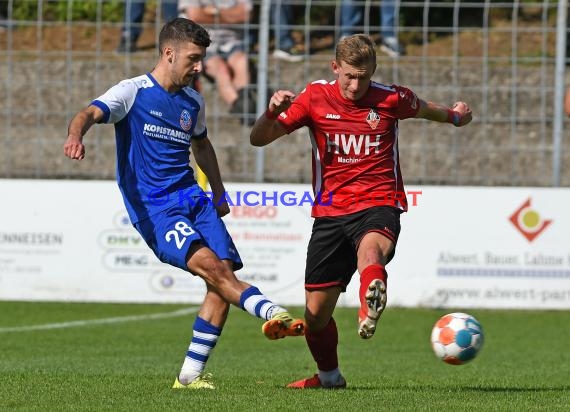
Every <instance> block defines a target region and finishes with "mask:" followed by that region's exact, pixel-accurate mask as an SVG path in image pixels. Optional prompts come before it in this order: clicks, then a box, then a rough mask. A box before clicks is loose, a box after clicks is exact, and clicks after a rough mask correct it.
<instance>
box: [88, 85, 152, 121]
mask: <svg viewBox="0 0 570 412" xmlns="http://www.w3.org/2000/svg"><path fill="white" fill-rule="evenodd" d="M152 86H153V83H152V81H151V80H150V79H149V78H148V76H147V75H142V76H138V77H134V78H132V79H127V80H123V81H121V82H120V83H118V84H116V85H115V86H113V87H111V88H110V89H109V90H107V91H106V92H105V93H104V94H102V95H101V96H99V97H98V98H97V99H95V100H94V101H93V102H92V104H94V105H96V106H98V107H99V108H100V109H101V110H103V112H104V113H105V117H104V118H103V122H104V123H117V122H119V121H121V120H122V119H123V118H124V117H125V116H126V115H127V113H128V112H129V110H131V107H133V104H134V102H135V99H136V97H137V93H138V91H139V89H141V88H146V87H152Z"/></svg>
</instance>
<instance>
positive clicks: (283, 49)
mask: <svg viewBox="0 0 570 412" xmlns="http://www.w3.org/2000/svg"><path fill="white" fill-rule="evenodd" d="M292 21H293V6H291V5H290V4H287V2H286V0H277V1H276V2H275V4H272V6H271V24H272V26H273V31H274V33H275V50H274V51H273V57H275V58H276V59H280V60H285V61H288V62H291V63H296V62H300V61H301V60H303V53H302V51H301V50H299V48H298V47H297V46H295V41H294V40H293V37H291V28H290V25H291V23H292Z"/></svg>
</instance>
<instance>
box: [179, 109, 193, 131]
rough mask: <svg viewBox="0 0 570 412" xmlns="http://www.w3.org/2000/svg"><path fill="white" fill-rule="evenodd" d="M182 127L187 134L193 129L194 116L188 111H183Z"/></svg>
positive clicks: (181, 114)
mask: <svg viewBox="0 0 570 412" xmlns="http://www.w3.org/2000/svg"><path fill="white" fill-rule="evenodd" d="M180 126H181V127H182V129H184V131H185V132H187V131H189V130H190V128H191V127H192V116H191V115H190V112H189V111H188V110H186V109H184V110H182V113H180Z"/></svg>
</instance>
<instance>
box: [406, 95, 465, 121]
mask: <svg viewBox="0 0 570 412" xmlns="http://www.w3.org/2000/svg"><path fill="white" fill-rule="evenodd" d="M419 101H420V109H419V110H418V113H417V114H416V117H417V118H421V119H427V120H432V121H435V122H441V123H451V124H453V125H454V126H457V127H461V126H465V125H466V124H468V123H469V122H471V120H472V118H473V116H472V114H471V109H470V108H469V106H468V105H467V103H465V102H456V103H455V104H454V105H453V106H452V107H447V106H445V105H443V104H439V103H434V102H426V101H424V100H421V99H420V100H419Z"/></svg>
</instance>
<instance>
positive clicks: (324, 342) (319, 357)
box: [305, 318, 338, 372]
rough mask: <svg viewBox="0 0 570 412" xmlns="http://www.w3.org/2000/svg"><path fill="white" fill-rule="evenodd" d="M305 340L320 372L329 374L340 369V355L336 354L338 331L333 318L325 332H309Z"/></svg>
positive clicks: (306, 333)
mask: <svg viewBox="0 0 570 412" xmlns="http://www.w3.org/2000/svg"><path fill="white" fill-rule="evenodd" d="M305 340H306V341H307V345H308V346H309V350H310V351H311V354H312V355H313V359H314V360H315V362H317V368H319V370H320V371H325V372H327V371H332V370H335V369H336V368H338V354H337V352H336V348H337V346H338V330H337V328H336V322H335V321H334V319H333V318H331V320H330V321H329V323H328V324H327V326H325V328H324V329H323V330H320V331H318V332H311V330H307V331H306V332H305Z"/></svg>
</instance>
